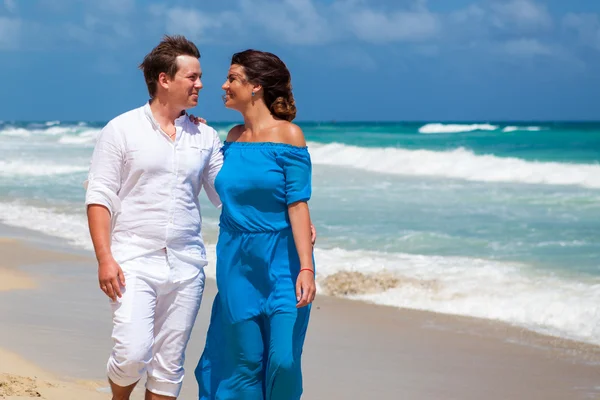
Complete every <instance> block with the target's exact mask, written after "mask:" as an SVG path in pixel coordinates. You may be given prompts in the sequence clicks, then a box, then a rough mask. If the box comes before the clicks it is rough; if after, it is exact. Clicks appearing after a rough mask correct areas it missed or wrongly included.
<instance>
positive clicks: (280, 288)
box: [196, 50, 316, 400]
mask: <svg viewBox="0 0 600 400" xmlns="http://www.w3.org/2000/svg"><path fill="white" fill-rule="evenodd" d="M222 88H223V90H224V91H225V95H224V101H225V106H226V107H227V108H230V109H234V110H237V111H239V112H240V113H241V114H242V116H243V118H244V125H238V126H236V127H234V128H233V129H231V131H230V132H229V133H228V135H227V139H226V141H225V143H224V145H223V155H224V163H223V167H222V169H221V171H220V172H219V175H218V176H217V178H216V180H215V187H216V190H217V192H218V194H219V196H220V198H221V201H222V203H223V208H222V213H221V218H220V234H219V240H218V244H217V288H218V294H217V296H216V297H215V301H214V304H213V309H212V316H211V321H210V327H209V330H208V335H207V340H206V347H205V349H204V353H203V354H202V358H201V359H200V362H199V363H198V367H197V368H196V379H197V380H198V384H199V388H200V399H217V398H218V399H271V400H293V399H299V398H300V396H301V394H302V374H301V366H300V355H301V353H302V346H303V342H304V337H305V334H306V329H307V326H308V319H309V314H310V304H311V303H312V301H313V299H314V297H315V293H316V289H315V276H314V274H315V272H314V263H313V255H312V245H311V231H310V229H311V228H310V215H309V210H308V205H307V201H308V200H309V198H310V196H311V162H310V156H309V153H308V150H307V148H306V142H305V140H304V136H303V134H302V131H301V129H300V128H299V127H298V126H296V125H294V124H292V123H291V122H290V121H292V120H293V119H294V117H295V116H296V107H295V105H294V97H293V95H292V88H291V78H290V73H289V71H288V69H287V67H286V66H285V64H284V63H283V62H282V61H281V60H280V59H279V58H278V57H277V56H275V55H274V54H271V53H266V52H261V51H256V50H246V51H243V52H241V53H236V54H234V55H233V57H232V60H231V67H230V68H229V73H228V76H227V80H226V81H225V83H224V84H223V86H222Z"/></svg>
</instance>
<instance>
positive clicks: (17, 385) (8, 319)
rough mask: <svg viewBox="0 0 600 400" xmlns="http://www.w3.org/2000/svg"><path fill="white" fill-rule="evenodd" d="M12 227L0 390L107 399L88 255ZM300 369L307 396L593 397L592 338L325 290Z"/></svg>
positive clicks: (204, 323)
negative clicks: (559, 336)
mask: <svg viewBox="0 0 600 400" xmlns="http://www.w3.org/2000/svg"><path fill="white" fill-rule="evenodd" d="M11 232H12V228H6V227H2V229H0V233H1V234H2V235H4V236H5V238H4V239H0V260H1V261H0V282H3V283H2V284H3V285H4V286H3V287H2V291H0V326H1V327H2V329H0V348H1V350H0V382H4V383H0V389H1V390H5V392H0V398H2V395H4V396H5V398H9V399H13V398H14V399H20V398H27V396H31V395H30V394H27V393H26V391H27V390H33V391H37V392H38V393H39V395H40V396H42V397H40V398H45V399H50V400H52V399H58V398H60V399H71V398H78V399H92V400H93V399H96V398H98V399H108V398H110V396H109V395H108V394H105V393H102V392H100V391H98V390H99V389H100V390H102V389H105V388H106V383H105V378H104V367H105V364H106V359H107V356H108V354H109V352H110V347H111V341H110V329H111V320H110V310H109V306H108V300H107V298H106V297H105V296H104V294H103V293H102V292H100V290H99V289H98V286H97V279H96V264H95V260H94V259H93V257H92V254H91V253H88V254H80V253H81V252H78V253H77V252H76V253H73V254H71V253H70V252H67V251H65V248H64V247H63V246H55V245H54V244H50V245H48V242H44V241H43V240H42V239H39V238H37V239H36V240H29V239H28V238H27V235H23V234H22V232H20V233H21V234H20V235H11V234H10V233H11ZM32 235H33V234H32ZM14 237H17V238H18V239H14ZM41 242H44V243H46V244H45V245H40V243H41ZM53 249H54V250H53ZM15 277H17V278H15ZM9 278H10V279H9ZM214 294H215V284H214V281H213V280H207V286H206V290H205V295H204V300H203V304H202V307H201V310H200V314H199V316H198V319H197V322H196V326H195V329H194V332H193V335H192V339H191V341H190V344H189V346H188V351H187V359H186V370H187V376H186V380H185V382H184V388H183V390H182V394H181V397H180V398H181V399H195V398H196V396H197V385H196V382H195V380H194V377H193V369H194V367H195V365H196V363H197V361H198V359H199V357H200V355H201V352H202V348H203V344H204V338H205V333H206V329H207V327H208V319H209V316H210V308H211V304H212V300H213V298H214ZM25 360H27V361H25ZM303 370H304V380H305V381H304V384H305V395H304V396H303V399H309V400H310V399H327V400H331V399H371V398H373V399H403V400H412V399H414V400H417V399H419V400H421V399H424V400H428V399H431V400H438V399H457V400H470V399H473V400H475V399H498V400H500V399H502V400H505V399H519V400H520V399H523V400H530V399H545V400H546V399H556V400H572V399H573V400H575V399H600V348H599V347H597V346H592V345H587V344H583V343H578V342H572V341H567V340H561V339H557V338H552V337H547V336H543V335H539V334H535V333H531V332H528V331H525V330H522V329H520V328H515V327H512V326H509V325H506V324H503V323H496V322H491V321H485V320H478V319H474V318H463V317H454V316H447V315H440V314H435V313H430V312H423V311H412V310H403V309H397V308H392V307H384V306H377V305H371V304H366V303H362V302H358V301H351V300H345V299H340V298H334V297H328V296H319V297H318V298H317V300H316V301H315V303H314V306H313V312H312V319H311V325H310V327H309V332H308V336H307V342H306V345H305V351H304V356H303ZM32 381H33V383H32ZM48 385H50V386H48ZM51 385H55V386H51ZM9 390H12V392H8V391H9ZM61 390H63V392H61V393H62V394H59V395H58V397H56V395H55V394H53V391H55V392H56V391H59V392H60V391H61ZM6 393H13V394H11V395H10V397H6V396H7V394H6ZM14 393H16V394H14ZM73 393H75V394H78V395H77V396H75V397H68V396H71V395H72V394H73ZM52 396H55V397H52ZM135 398H138V399H141V398H143V390H142V389H140V390H137V391H136V394H135Z"/></svg>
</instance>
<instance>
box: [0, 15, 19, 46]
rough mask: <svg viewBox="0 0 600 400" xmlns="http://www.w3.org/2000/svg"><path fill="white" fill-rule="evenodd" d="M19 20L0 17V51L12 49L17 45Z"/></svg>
mask: <svg viewBox="0 0 600 400" xmlns="http://www.w3.org/2000/svg"><path fill="white" fill-rule="evenodd" d="M21 26H22V23H21V20H19V19H17V18H7V17H0V49H2V50H6V49H14V48H16V47H18V45H19V39H20V36H21Z"/></svg>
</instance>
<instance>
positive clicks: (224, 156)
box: [85, 36, 316, 400]
mask: <svg viewBox="0 0 600 400" xmlns="http://www.w3.org/2000/svg"><path fill="white" fill-rule="evenodd" d="M199 58H200V53H199V52H198V49H197V47H196V46H195V45H194V44H193V43H192V42H190V41H189V40H187V39H186V38H184V37H182V36H166V37H165V38H164V39H163V40H162V41H161V43H160V44H159V45H158V46H157V47H155V48H154V49H153V50H152V51H151V52H150V53H149V54H148V55H146V57H145V58H144V60H143V62H142V64H141V65H140V68H141V69H142V70H143V72H144V78H145V80H146V84H147V86H148V92H149V94H150V98H151V99H150V101H149V102H148V103H147V104H146V105H144V106H143V107H140V108H137V109H135V110H132V111H129V112H126V113H124V114H122V115H120V116H118V117H116V118H115V119H113V120H112V121H110V122H109V123H108V124H107V125H106V126H105V127H104V128H103V129H102V132H101V134H100V136H99V138H98V141H97V143H96V146H95V148H94V153H93V156H92V161H91V166H90V171H89V176H88V180H87V182H86V187H87V191H86V200H85V203H86V206H87V214H88V224H89V229H90V234H91V237H92V242H93V244H94V250H95V253H96V258H97V259H98V278H99V283H100V288H101V289H102V291H103V292H104V293H106V295H107V296H108V297H109V298H110V299H111V307H112V312H113V332H112V338H113V342H114V347H113V350H112V354H111V355H110V357H109V360H108V364H107V374H108V378H109V382H110V386H111V389H112V393H113V399H129V396H130V394H131V392H132V391H133V389H134V387H135V385H136V383H137V382H138V380H139V379H140V378H141V377H142V375H143V374H144V373H146V374H147V378H148V379H147V384H146V399H176V398H177V396H178V395H179V392H180V389H181V384H182V381H183V376H184V370H183V362H184V353H185V348H186V346H187V343H188V341H189V338H190V334H191V331H192V327H193V325H194V322H195V319H196V315H197V313H198V309H199V307H200V302H201V300H202V294H203V290H204V272H203V267H204V266H205V265H206V264H207V262H206V251H205V247H204V243H203V240H202V234H201V229H200V228H201V221H202V220H201V214H200V205H199V202H198V195H199V193H200V190H201V188H202V187H203V188H204V190H205V191H206V194H207V195H208V198H209V199H210V201H211V202H212V203H213V204H214V205H215V206H216V207H222V210H221V217H220V233H219V239H218V243H217V288H218V294H217V296H216V297H215V300H214V304H213V309H212V315H211V320H210V326H209V329H208V334H207V339H206V345H205V348H204V352H203V354H202V357H201V359H200V361H199V363H198V366H197V368H196V371H195V372H196V379H197V380H198V385H199V390H200V399H272V400H291V399H299V398H300V396H301V394H302V376H301V370H300V356H301V353H302V346H303V342H304V337H305V334H306V329H307V325H308V319H309V313H310V304H311V303H312V301H313V299H314V296H315V280H314V278H315V277H314V262H313V255H312V243H311V241H312V242H313V243H314V236H315V235H316V234H315V232H314V228H313V227H312V224H311V221H310V215H309V210H308V206H307V201H308V200H309V198H310V196H311V162H310V157H309V153H308V150H307V148H306V143H305V140H304V137H303V134H302V131H301V130H300V128H298V127H297V126H296V125H294V124H292V123H290V121H292V120H293V119H294V117H295V114H296V108H295V105H294V98H293V95H292V89H291V84H290V81H291V78H290V73H289V71H288V69H287V68H286V66H285V64H284V63H283V62H282V61H281V60H280V59H279V58H277V56H275V55H273V54H271V53H266V52H260V51H255V50H246V51H243V52H241V53H236V54H234V55H233V57H232V61H231V66H230V68H229V72H228V75H227V80H226V81H225V83H224V84H223V87H222V88H223V90H225V96H224V101H225V106H226V107H228V108H231V109H234V110H237V111H239V112H240V113H241V114H242V116H243V118H244V124H243V125H238V126H236V127H234V128H232V129H231V131H230V132H229V133H228V135H227V139H226V141H225V142H224V143H223V144H222V143H221V141H220V140H219V137H218V135H217V132H216V131H215V130H214V129H212V128H210V127H209V126H207V125H205V124H203V123H200V122H198V121H197V120H196V119H194V118H191V117H188V116H187V114H186V112H185V110H187V109H189V108H192V107H194V106H196V105H197V104H198V92H199V91H200V89H202V82H201V77H202V70H201V68H200V62H199ZM311 236H312V239H311Z"/></svg>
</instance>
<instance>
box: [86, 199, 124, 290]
mask: <svg viewBox="0 0 600 400" xmlns="http://www.w3.org/2000/svg"><path fill="white" fill-rule="evenodd" d="M87 216H88V225H89V228H90V235H91V237H92V243H93V244H94V251H95V253H96V259H97V260H98V283H99V284H100V289H102V291H103V292H104V293H106V295H107V296H108V297H110V298H111V300H112V301H116V300H117V297H121V286H125V276H124V275H123V270H122V269H121V267H120V266H119V264H117V262H116V261H115V259H114V258H113V255H112V252H111V251H110V235H111V220H110V212H109V211H108V209H107V208H106V207H105V206H103V205H100V204H90V205H89V206H88V209H87Z"/></svg>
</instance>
